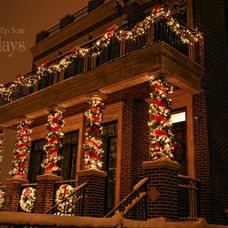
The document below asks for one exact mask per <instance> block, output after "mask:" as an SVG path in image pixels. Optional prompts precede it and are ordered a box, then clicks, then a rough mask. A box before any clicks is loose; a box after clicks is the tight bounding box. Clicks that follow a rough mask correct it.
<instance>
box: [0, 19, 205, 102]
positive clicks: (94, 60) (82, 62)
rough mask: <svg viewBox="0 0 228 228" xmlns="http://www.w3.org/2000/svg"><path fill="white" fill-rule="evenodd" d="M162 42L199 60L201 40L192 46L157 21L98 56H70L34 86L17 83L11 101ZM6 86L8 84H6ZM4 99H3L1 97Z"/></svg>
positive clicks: (127, 26)
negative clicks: (63, 67) (64, 64)
mask: <svg viewBox="0 0 228 228" xmlns="http://www.w3.org/2000/svg"><path fill="white" fill-rule="evenodd" d="M129 26H131V24H127V25H124V26H123V27H121V29H128V28H129ZM99 38H100V36H99V37H97V39H93V40H92V41H90V42H88V43H86V44H84V45H83V46H82V47H83V48H86V47H91V46H92V45H93V44H94V43H95V42H96V41H97V40H98V39H99ZM159 41H164V42H166V43H168V44H169V45H170V46H172V47H173V48H175V49H176V50H178V51H180V52H181V53H183V54H184V55H187V56H189V58H190V59H191V60H192V61H194V62H198V63H199V62H200V60H201V55H200V50H201V46H200V42H199V43H197V44H195V45H188V44H183V43H182V42H181V40H180V37H179V36H178V35H176V33H175V32H173V31H172V30H171V29H170V28H169V27H168V26H167V24H166V22H165V21H158V22H156V23H154V26H152V27H151V28H150V29H148V30H146V32H145V33H144V34H142V35H141V36H138V37H137V38H136V39H135V40H124V39H123V40H118V39H117V38H116V37H112V38H111V39H110V44H109V45H108V46H107V47H103V48H102V50H101V53H100V55H97V56H96V55H95V56H94V55H92V54H90V55H86V56H85V57H81V56H79V55H78V56H77V57H76V58H74V59H73V61H72V62H71V64H70V65H69V66H68V67H67V69H65V70H62V71H61V72H57V73H49V72H46V73H45V75H44V76H43V77H42V79H41V80H39V83H38V84H36V85H35V86H33V87H26V86H22V85H17V87H16V89H15V90H14V92H13V93H12V94H11V100H17V99H20V98H21V97H24V96H27V95H29V94H31V93H33V92H35V91H39V90H41V89H44V88H47V87H48V86H51V85H53V84H55V83H58V82H60V81H63V80H65V79H68V78H70V77H73V76H77V75H78V74H81V73H84V72H88V71H91V70H93V69H95V68H97V67H99V66H101V65H103V64H105V63H109V62H111V61H114V60H115V59H118V58H120V57H123V56H126V55H128V54H130V53H132V52H134V51H135V50H138V49H142V48H146V47H147V46H149V45H152V44H153V43H156V42H159ZM70 53H71V52H69V53H66V54H64V55H62V56H60V57H58V58H57V59H54V60H53V61H51V62H49V63H48V65H51V64H54V63H59V61H60V60H61V59H62V58H64V56H67V55H69V54H70ZM35 72H36V70H35V71H33V72H30V73H28V74H26V75H25V77H32V76H33V75H34V74H35ZM5 86H6V87H7V84H6V85H5ZM2 100H3V99H2ZM2 100H1V103H0V105H4V104H5V103H7V102H8V101H4V102H3V101H2Z"/></svg>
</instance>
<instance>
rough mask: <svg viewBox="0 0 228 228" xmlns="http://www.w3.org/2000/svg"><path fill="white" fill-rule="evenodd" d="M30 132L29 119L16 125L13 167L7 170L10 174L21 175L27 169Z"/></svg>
mask: <svg viewBox="0 0 228 228" xmlns="http://www.w3.org/2000/svg"><path fill="white" fill-rule="evenodd" d="M31 133H32V130H31V121H29V120H22V121H21V122H20V123H19V124H18V126H17V132H16V143H15V149H14V151H13V153H14V160H13V161H12V166H13V169H12V170H11V171H10V172H9V174H10V175H11V176H19V177H22V176H23V175H24V173H25V172H26V171H27V168H26V162H27V160H28V153H29V152H30V142H31V137H30V134H31Z"/></svg>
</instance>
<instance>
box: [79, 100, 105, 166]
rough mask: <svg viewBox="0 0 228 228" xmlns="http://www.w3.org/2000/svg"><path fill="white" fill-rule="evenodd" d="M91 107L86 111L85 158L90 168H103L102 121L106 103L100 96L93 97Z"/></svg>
mask: <svg viewBox="0 0 228 228" xmlns="http://www.w3.org/2000/svg"><path fill="white" fill-rule="evenodd" d="M88 104H89V109H88V111H86V112H85V116H86V118H87V128H86V133H85V144H84V145H83V148H84V160H85V164H86V165H88V166H89V167H90V168H97V169H101V168H102V166H103V162H102V157H103V154H104V150H103V148H102V135H103V130H102V126H101V122H102V120H103V113H102V110H103V109H104V103H103V102H102V99H100V98H98V97H92V98H91V99H90V100H89V101H88Z"/></svg>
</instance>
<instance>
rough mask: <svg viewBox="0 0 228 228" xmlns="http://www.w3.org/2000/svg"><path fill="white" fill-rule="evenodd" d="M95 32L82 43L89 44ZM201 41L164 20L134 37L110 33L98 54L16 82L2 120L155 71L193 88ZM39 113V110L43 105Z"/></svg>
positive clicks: (128, 84)
mask: <svg viewBox="0 0 228 228" xmlns="http://www.w3.org/2000/svg"><path fill="white" fill-rule="evenodd" d="M127 26H129V25H127ZM125 29H126V25H125ZM99 38H100V37H98V38H97V39H95V40H93V41H91V42H88V43H87V44H85V45H84V46H83V48H87V47H90V46H91V45H93V43H95V42H97V40H98V39H99ZM200 45H201V44H200V43H197V44H194V45H188V44H183V43H182V42H181V39H180V38H179V37H178V36H177V35H176V34H175V33H174V32H173V31H172V30H171V29H170V28H169V27H168V26H167V24H166V23H165V21H158V22H156V23H154V25H153V27H151V28H150V29H149V30H147V32H146V33H144V34H142V35H141V36H138V37H137V39H136V40H131V39H130V40H121V41H119V40H118V39H117V38H116V37H112V38H111V39H110V44H109V45H108V46H107V47H105V48H103V49H102V50H101V53H100V55H87V56H86V57H85V58H82V57H81V56H77V57H76V58H74V59H73V61H72V62H71V63H70V65H69V66H68V67H67V68H66V69H65V70H62V71H60V72H58V73H54V72H52V73H50V72H46V73H45V75H44V76H43V77H42V79H41V80H39V82H38V84H37V85H36V86H33V87H25V86H21V85H18V86H17V87H16V89H15V90H14V91H13V92H12V93H11V99H12V101H11V102H8V103H6V102H5V104H3V105H2V106H1V107H0V109H1V111H2V113H4V115H1V117H0V122H1V123H2V124H1V126H2V127H8V126H10V125H11V124H12V123H14V121H16V122H17V120H16V119H17V118H18V117H20V116H24V115H27V116H28V117H31V118H33V117H34V115H33V114H34V112H35V113H36V112H39V110H44V109H45V108H46V107H50V106H53V105H60V106H62V107H64V108H68V107H71V106H75V105H77V104H80V103H83V102H85V101H86V99H87V96H88V94H91V93H93V92H96V91H99V92H102V93H104V94H106V95H110V94H114V93H117V92H119V91H123V90H127V89H129V88H132V87H134V86H138V85H142V84H143V83H145V82H147V81H148V80H149V78H150V77H149V75H156V74H159V73H165V74H166V75H167V76H168V81H169V82H170V83H172V84H174V85H175V86H176V87H177V88H180V89H183V90H186V91H189V92H191V93H193V94H194V93H198V92H199V91H200V77H201V74H202V66H201V65H199V64H198V63H197V62H199V61H200V48H201V46H200ZM192 53H194V54H192ZM69 54H72V53H66V54H65V55H64V56H61V57H60V58H58V59H56V60H54V61H52V62H50V63H49V65H52V64H58V63H59V62H60V61H61V59H63V58H64V57H65V56H68V55H69ZM32 76H33V72H31V73H29V74H27V75H25V77H26V78H27V77H28V78H29V77H32ZM44 98H45V99H44ZM25 110H26V111H25ZM30 114H31V115H30ZM38 115H42V111H41V114H38ZM35 116H36V115H35ZM9 121H10V122H9Z"/></svg>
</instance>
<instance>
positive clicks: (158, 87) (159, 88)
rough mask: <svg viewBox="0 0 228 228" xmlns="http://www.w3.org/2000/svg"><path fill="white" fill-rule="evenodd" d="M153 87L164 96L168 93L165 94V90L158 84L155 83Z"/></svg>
mask: <svg viewBox="0 0 228 228" xmlns="http://www.w3.org/2000/svg"><path fill="white" fill-rule="evenodd" d="M154 87H155V89H158V90H160V91H162V92H163V93H165V94H167V93H168V92H167V89H165V88H164V87H162V86H161V85H160V84H157V83H155V84H154Z"/></svg>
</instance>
